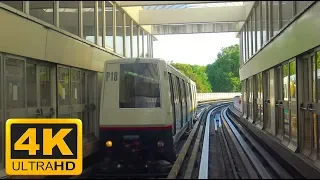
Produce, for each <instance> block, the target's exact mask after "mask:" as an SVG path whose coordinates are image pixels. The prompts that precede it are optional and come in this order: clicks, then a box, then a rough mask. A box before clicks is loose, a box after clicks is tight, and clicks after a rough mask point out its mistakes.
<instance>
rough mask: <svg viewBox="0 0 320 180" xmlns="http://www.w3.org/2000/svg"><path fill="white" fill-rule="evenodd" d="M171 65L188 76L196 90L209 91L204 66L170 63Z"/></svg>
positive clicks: (209, 87) (200, 91) (209, 86)
mask: <svg viewBox="0 0 320 180" xmlns="http://www.w3.org/2000/svg"><path fill="white" fill-rule="evenodd" d="M171 65H172V66H173V67H175V68H176V69H178V70H179V71H180V72H182V73H183V74H184V75H186V76H187V77H189V78H190V79H191V80H192V81H194V82H195V83H196V85H197V92H199V93H204V92H211V85H210V83H209V82H208V77H207V74H206V67H205V66H199V65H190V64H181V63H172V62H171Z"/></svg>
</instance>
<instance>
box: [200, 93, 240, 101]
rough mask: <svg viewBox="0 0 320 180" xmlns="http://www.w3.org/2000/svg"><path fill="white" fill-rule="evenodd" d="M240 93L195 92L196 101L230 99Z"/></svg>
mask: <svg viewBox="0 0 320 180" xmlns="http://www.w3.org/2000/svg"><path fill="white" fill-rule="evenodd" d="M240 95H241V92H231V93H229V92H221V93H197V101H208V100H218V99H232V98H234V97H235V96H240Z"/></svg>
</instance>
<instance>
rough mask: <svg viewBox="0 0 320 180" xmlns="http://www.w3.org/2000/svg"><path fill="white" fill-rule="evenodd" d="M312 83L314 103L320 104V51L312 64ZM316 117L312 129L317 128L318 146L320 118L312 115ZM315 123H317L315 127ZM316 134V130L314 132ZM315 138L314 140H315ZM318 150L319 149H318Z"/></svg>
mask: <svg viewBox="0 0 320 180" xmlns="http://www.w3.org/2000/svg"><path fill="white" fill-rule="evenodd" d="M314 69H316V70H315V71H314V79H315V80H314V82H313V86H314V87H315V88H314V89H316V90H314V102H317V103H320V78H319V77H320V51H317V52H316V57H315V63H314ZM313 116H316V117H314V127H316V128H318V132H317V133H318V145H320V137H319V136H320V121H319V120H320V116H319V115H313ZM316 123H318V124H317V125H316ZM314 133H316V130H315V132H314ZM316 139H317V138H315V140H316ZM319 148H320V147H319Z"/></svg>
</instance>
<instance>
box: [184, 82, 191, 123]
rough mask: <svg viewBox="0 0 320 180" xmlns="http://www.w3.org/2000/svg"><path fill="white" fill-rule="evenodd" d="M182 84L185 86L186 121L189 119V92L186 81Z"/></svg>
mask: <svg viewBox="0 0 320 180" xmlns="http://www.w3.org/2000/svg"><path fill="white" fill-rule="evenodd" d="M184 86H185V88H186V103H187V121H189V119H190V93H189V88H188V83H187V82H185V84H184Z"/></svg>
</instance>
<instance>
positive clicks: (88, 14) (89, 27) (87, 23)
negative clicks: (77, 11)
mask: <svg viewBox="0 0 320 180" xmlns="http://www.w3.org/2000/svg"><path fill="white" fill-rule="evenodd" d="M94 4H95V1H82V14H83V15H82V16H83V38H84V39H86V40H88V41H90V42H92V43H95V36H96V31H95V23H94V22H95V18H94V14H95V13H94V8H95V6H94Z"/></svg>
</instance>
